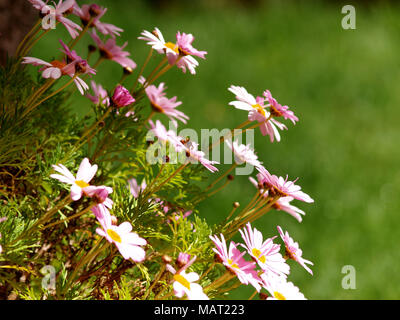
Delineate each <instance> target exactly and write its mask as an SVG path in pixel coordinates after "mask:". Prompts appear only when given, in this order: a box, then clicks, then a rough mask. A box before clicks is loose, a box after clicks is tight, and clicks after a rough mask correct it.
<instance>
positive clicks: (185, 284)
mask: <svg viewBox="0 0 400 320" xmlns="http://www.w3.org/2000/svg"><path fill="white" fill-rule="evenodd" d="M195 260H196V257H193V258H192V259H191V260H190V261H189V262H188V263H186V264H185V265H184V266H183V267H182V268H181V269H179V270H178V271H177V270H175V268H174V267H172V266H171V265H170V264H167V266H166V268H167V270H168V271H169V272H171V273H172V274H173V284H172V286H173V288H174V294H175V296H176V297H177V298H183V297H184V296H185V295H186V296H187V298H188V299H189V300H209V299H208V297H207V295H206V294H205V293H204V292H203V288H202V287H201V285H199V284H198V283H195V282H196V281H198V280H199V279H200V277H199V275H198V274H197V273H196V272H189V273H187V272H186V270H187V268H189V267H190V266H191V265H192V264H193V262H194V261H195Z"/></svg>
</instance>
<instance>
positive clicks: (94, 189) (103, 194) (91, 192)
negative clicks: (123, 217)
mask: <svg viewBox="0 0 400 320" xmlns="http://www.w3.org/2000/svg"><path fill="white" fill-rule="evenodd" d="M112 192H113V189H112V188H110V187H106V186H89V187H87V188H85V194H86V195H87V196H88V197H90V198H92V199H93V200H94V201H95V202H96V203H97V204H99V205H104V206H106V207H107V208H109V209H111V208H112V206H113V201H112V200H111V199H110V198H109V197H108V196H109V195H110V193H112Z"/></svg>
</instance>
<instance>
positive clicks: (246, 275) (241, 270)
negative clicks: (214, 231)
mask: <svg viewBox="0 0 400 320" xmlns="http://www.w3.org/2000/svg"><path fill="white" fill-rule="evenodd" d="M210 239H211V240H212V241H213V242H214V244H215V246H216V247H217V248H216V249H215V248H213V251H214V252H215V253H216V254H217V255H218V257H219V259H220V260H221V262H222V263H223V265H224V266H225V267H227V268H228V269H229V270H230V271H231V272H233V273H234V274H235V275H236V276H237V277H238V279H239V281H240V282H241V283H243V284H249V283H250V284H251V285H252V286H253V287H254V288H256V290H257V291H260V290H261V285H260V281H261V279H260V278H259V277H258V274H257V271H256V270H255V267H256V264H255V262H248V261H246V260H245V259H244V258H243V256H244V255H245V254H246V252H240V251H239V250H238V249H237V248H236V247H237V244H235V243H234V242H233V241H231V243H230V246H229V251H228V248H227V246H226V242H225V238H224V235H223V234H221V240H220V239H218V237H217V236H210Z"/></svg>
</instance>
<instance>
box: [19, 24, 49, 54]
mask: <svg viewBox="0 0 400 320" xmlns="http://www.w3.org/2000/svg"><path fill="white" fill-rule="evenodd" d="M50 30H51V29H47V30H46V31H44V32H42V33H41V34H40V35H39V36H38V37H37V38H36V39H35V40H33V42H32V43H31V44H30V45H29V46H28V48H27V49H25V50H23V51H22V53H21V56H25V55H27V54H28V53H29V52H30V51H31V50H32V48H33V47H34V45H35V44H36V43H38V41H39V40H40V39H42V38H43V37H44V36H45V35H46V34H47V33H49V32H50Z"/></svg>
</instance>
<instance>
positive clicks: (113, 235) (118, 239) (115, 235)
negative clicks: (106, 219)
mask: <svg viewBox="0 0 400 320" xmlns="http://www.w3.org/2000/svg"><path fill="white" fill-rule="evenodd" d="M107 234H108V235H109V236H110V238H111V239H112V240H114V241H115V242H118V243H121V242H122V240H121V237H120V236H119V234H118V233H116V232H115V231H114V230H111V229H107Z"/></svg>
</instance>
